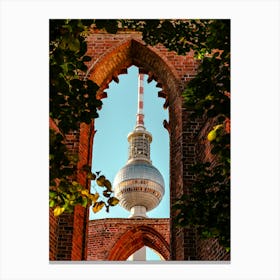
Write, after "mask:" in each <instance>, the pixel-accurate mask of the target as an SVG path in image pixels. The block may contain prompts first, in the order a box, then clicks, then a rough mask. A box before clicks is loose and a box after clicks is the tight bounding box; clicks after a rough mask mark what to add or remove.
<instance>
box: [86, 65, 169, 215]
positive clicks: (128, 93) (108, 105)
mask: <svg viewBox="0 0 280 280" xmlns="http://www.w3.org/2000/svg"><path fill="white" fill-rule="evenodd" d="M155 85H156V82H155V81H152V82H151V83H150V84H148V83H147V75H145V76H144V114H145V118H144V123H145V127H146V129H147V130H148V131H149V132H151V133H152V135H153V141H152V143H151V160H152V163H153V165H154V166H155V167H156V168H157V169H158V170H159V171H160V172H161V173H162V175H163V178H164V182H165V195H164V197H163V199H162V201H161V203H160V204H159V205H158V207H156V208H155V209H153V210H152V211H150V212H148V213H147V215H148V216H149V217H150V218H169V205H170V203H169V135H168V132H167V130H166V129H165V128H164V127H163V125H162V122H163V120H164V119H167V120H168V110H164V109H163V104H164V99H163V98H159V97H158V96H157V92H158V91H160V90H161V89H160V88H157V87H156V86H155ZM137 91H138V68H137V67H135V66H132V67H130V68H129V69H128V74H124V75H119V83H118V84H117V83H115V82H114V81H112V82H111V83H110V85H109V89H107V90H106V92H107V94H108V97H107V98H105V99H102V101H103V106H102V109H101V110H100V111H99V118H98V119H96V122H95V129H96V130H97V132H96V134H95V136H94V144H93V160H92V169H93V172H95V171H101V172H102V174H104V175H105V176H106V177H107V178H108V179H109V180H110V181H111V182H112V183H113V181H114V178H115V175H116V174H117V172H118V170H119V169H121V168H122V167H123V166H124V165H125V164H126V161H127V157H128V142H127V135H128V133H129V132H131V131H132V130H133V129H134V127H135V123H136V113H137ZM97 190H99V193H100V191H101V192H102V189H100V188H98V187H97ZM128 216H129V212H128V211H127V210H125V209H123V208H122V207H121V206H119V205H117V206H115V207H111V208H110V213H107V212H106V211H105V209H102V211H100V212H99V213H97V214H93V212H92V211H90V219H91V220H92V219H102V218H127V217H128Z"/></svg>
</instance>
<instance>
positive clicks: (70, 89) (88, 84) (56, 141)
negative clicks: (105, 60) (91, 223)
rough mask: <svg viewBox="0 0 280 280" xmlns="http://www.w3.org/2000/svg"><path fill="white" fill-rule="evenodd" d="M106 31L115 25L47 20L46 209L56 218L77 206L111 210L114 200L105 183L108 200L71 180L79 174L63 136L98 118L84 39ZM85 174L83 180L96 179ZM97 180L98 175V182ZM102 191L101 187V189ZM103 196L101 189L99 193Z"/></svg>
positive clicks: (88, 21) (91, 174) (94, 89)
mask: <svg viewBox="0 0 280 280" xmlns="http://www.w3.org/2000/svg"><path fill="white" fill-rule="evenodd" d="M94 24H95V25H98V26H99V27H100V28H101V27H102V26H104V28H105V29H106V30H107V29H108V28H109V27H110V28H112V26H113V25H114V24H113V23H108V22H105V21H98V22H95V21H94V20H50V36H49V38H50V44H49V71H50V74H49V86H50V95H49V98H50V99H49V102H50V112H49V115H50V117H51V118H52V119H53V121H54V122H55V123H56V125H57V127H58V130H59V131H58V132H57V131H54V130H52V129H50V134H49V138H50V142H49V143H50V155H49V159H50V167H49V169H50V186H51V187H50V207H52V208H54V214H55V216H59V215H60V214H62V213H63V212H71V211H73V209H74V207H75V206H76V205H82V206H83V207H87V206H89V205H91V204H92V205H93V209H94V212H97V211H99V210H100V209H102V208H103V206H106V209H107V210H108V211H109V206H114V205H115V204H117V203H118V200H117V199H116V198H114V197H113V196H112V189H111V187H110V184H111V183H110V182H109V181H108V180H107V179H106V181H105V184H106V185H104V186H103V187H105V188H106V190H105V191H106V200H105V201H106V202H105V201H104V200H100V199H99V200H98V198H99V194H98V193H95V194H90V193H89V192H88V191H87V190H86V188H85V186H81V185H80V184H79V183H77V182H76V181H72V179H73V178H74V177H73V176H74V174H75V172H76V171H77V162H78V160H79V159H78V156H77V155H75V154H71V153H70V152H69V151H68V149H67V147H66V145H65V143H66V137H65V135H67V133H69V132H76V131H79V126H80V123H82V122H83V123H86V124H90V123H91V122H92V120H93V119H94V118H97V117H98V113H97V109H98V108H99V107H100V106H101V105H102V101H100V100H98V99H97V98H96V92H97V90H98V88H99V87H98V86H97V85H96V84H95V83H94V82H93V81H91V80H89V79H87V75H86V74H87V71H88V66H87V65H88V62H90V61H91V57H89V56H87V55H86V52H87V42H86V36H87V35H88V32H89V30H90V27H91V26H93V25H94ZM94 176H95V175H93V173H91V172H90V170H88V174H87V178H88V179H89V180H95V178H94ZM97 180H98V181H100V177H99V178H97ZM101 187H102V186H101ZM103 193H104V191H103Z"/></svg>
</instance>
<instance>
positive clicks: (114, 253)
mask: <svg viewBox="0 0 280 280" xmlns="http://www.w3.org/2000/svg"><path fill="white" fill-rule="evenodd" d="M144 246H147V247H149V248H151V249H153V250H154V251H156V252H158V253H159V254H160V255H161V257H162V259H164V260H169V258H170V250H169V245H168V243H167V241H166V240H165V238H164V237H163V236H162V235H161V234H160V233H159V232H158V231H156V230H155V229H153V228H152V227H149V226H139V227H136V228H133V229H131V230H128V231H127V232H125V233H124V234H123V235H122V236H121V237H120V238H119V239H118V240H117V242H116V243H115V245H114V246H113V248H112V250H111V252H110V253H109V255H108V260H119V261H125V260H127V259H128V258H129V257H130V256H131V255H132V254H134V253H135V252H137V251H138V250H139V249H141V248H142V247H144Z"/></svg>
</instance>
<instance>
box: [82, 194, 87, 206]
mask: <svg viewBox="0 0 280 280" xmlns="http://www.w3.org/2000/svg"><path fill="white" fill-rule="evenodd" d="M82 199H83V202H82V206H83V207H87V204H88V199H87V197H85V196H83V197H82Z"/></svg>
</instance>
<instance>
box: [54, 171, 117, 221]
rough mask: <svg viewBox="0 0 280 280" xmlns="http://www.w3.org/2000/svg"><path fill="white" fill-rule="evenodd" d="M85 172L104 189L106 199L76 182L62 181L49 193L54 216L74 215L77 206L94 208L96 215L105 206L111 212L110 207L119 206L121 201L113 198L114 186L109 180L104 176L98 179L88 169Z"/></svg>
mask: <svg viewBox="0 0 280 280" xmlns="http://www.w3.org/2000/svg"><path fill="white" fill-rule="evenodd" d="M83 172H86V173H87V178H88V179H90V180H93V181H96V183H97V185H98V186H99V187H100V188H103V189H104V190H103V195H104V196H105V197H106V199H104V196H103V198H101V197H100V194H99V192H97V191H96V192H95V193H90V192H89V190H88V189H86V188H85V187H84V186H82V185H81V184H79V183H78V182H76V181H72V182H71V183H70V182H69V180H66V179H62V180H60V182H59V184H58V185H57V186H51V188H50V192H49V206H50V208H54V210H53V212H54V216H59V215H61V214H62V213H64V212H65V213H72V212H73V211H74V207H75V206H76V205H81V206H83V207H85V208H86V207H89V206H92V211H93V212H94V213H97V212H99V211H100V210H101V209H102V208H103V207H104V206H105V207H106V211H107V212H109V207H110V206H115V205H117V204H118V202H119V200H118V199H117V198H116V197H114V196H113V190H112V186H111V183H110V181H109V180H107V179H106V177H105V176H104V175H100V176H98V177H97V175H96V174H95V173H92V172H91V171H88V168H85V167H84V168H83Z"/></svg>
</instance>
